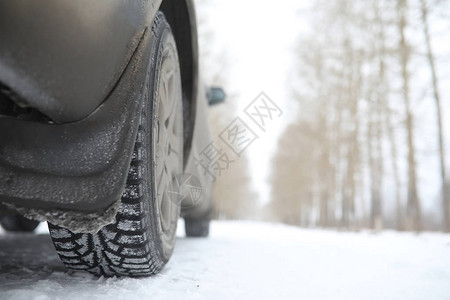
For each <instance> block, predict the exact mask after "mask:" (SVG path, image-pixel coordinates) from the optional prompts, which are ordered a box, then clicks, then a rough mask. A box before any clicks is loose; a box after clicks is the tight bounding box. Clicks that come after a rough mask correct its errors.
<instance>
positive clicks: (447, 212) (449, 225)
mask: <svg viewBox="0 0 450 300" xmlns="http://www.w3.org/2000/svg"><path fill="white" fill-rule="evenodd" d="M421 15H422V29H423V34H424V37H425V44H426V47H427V59H428V64H429V68H430V72H431V82H432V87H433V96H434V101H435V105H436V120H437V126H438V140H439V162H440V169H441V180H442V210H443V220H444V230H445V231H447V232H450V195H449V191H448V189H447V188H446V183H447V178H446V165H445V150H444V149H445V142H444V132H443V131H444V129H443V125H442V124H443V120H442V105H441V94H440V92H439V79H438V75H437V70H436V62H435V61H436V59H435V55H434V52H433V48H432V46H431V36H430V29H429V24H428V15H429V9H428V4H427V1H426V0H421Z"/></svg>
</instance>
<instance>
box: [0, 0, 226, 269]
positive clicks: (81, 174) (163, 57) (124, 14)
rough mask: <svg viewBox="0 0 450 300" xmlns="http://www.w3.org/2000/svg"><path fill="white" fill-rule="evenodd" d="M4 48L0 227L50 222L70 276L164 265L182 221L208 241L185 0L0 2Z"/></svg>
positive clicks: (0, 49) (208, 184)
mask: <svg viewBox="0 0 450 300" xmlns="http://www.w3.org/2000/svg"><path fill="white" fill-rule="evenodd" d="M0 40H1V41H2V42H1V43H0V211H1V214H2V217H1V223H2V225H3V227H4V228H5V229H6V230H10V231H32V230H34V228H36V226H37V225H38V224H39V222H40V221H48V224H49V225H48V226H49V232H50V236H51V238H52V240H53V244H54V246H55V249H56V251H57V253H58V254H59V257H60V258H61V260H62V262H63V263H64V264H65V265H66V266H67V267H68V268H71V269H75V270H84V271H88V272H90V273H93V274H96V275H104V276H130V277H140V276H149V275H153V274H155V273H157V272H158V271H160V270H161V269H162V267H163V266H164V265H165V264H166V263H167V262H168V260H169V258H170V257H171V255H172V253H173V249H174V246H175V240H176V230H177V223H178V219H179V217H180V216H181V217H182V218H184V221H185V229H186V235H187V236H190V237H206V236H207V235H208V232H209V223H210V217H211V212H212V201H211V190H212V187H213V181H214V176H211V171H210V170H206V169H205V167H204V165H203V164H201V163H199V162H200V160H199V158H198V157H199V155H200V153H201V151H202V150H203V149H204V148H205V147H206V146H207V145H208V144H209V143H210V141H211V133H210V129H209V125H208V121H207V102H208V101H207V95H206V94H207V93H205V92H204V88H203V84H202V82H201V80H200V74H199V64H198V60H199V57H198V46H197V29H196V19H195V10H194V5H193V2H192V0H134V1H121V0H96V1H88V0H82V1H71V0H41V1H31V0H5V1H1V2H0ZM208 94H210V93H208ZM215 94H216V96H215V97H213V98H214V99H212V100H211V99H210V101H212V102H214V103H217V102H220V101H222V100H223V99H220V98H221V97H220V95H223V97H224V95H225V94H224V93H219V96H217V92H216V93H215ZM223 97H222V98H223ZM23 238H24V239H25V238H26V236H24V237H23Z"/></svg>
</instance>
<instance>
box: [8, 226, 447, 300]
mask: <svg viewBox="0 0 450 300" xmlns="http://www.w3.org/2000/svg"><path fill="white" fill-rule="evenodd" d="M40 228H41V230H40V232H45V229H43V228H44V227H40ZM0 299H42V300H43V299H128V300H132V299H165V300H169V299H358V300H360V299H427V300H428V299H450V235H441V234H424V235H420V236H416V235H413V234H396V233H392V232H387V233H383V234H381V235H372V234H370V233H362V234H356V233H338V232H332V231H319V230H311V231H308V230H301V229H296V228H291V227H286V226H282V225H269V224H259V223H244V222H232V223H221V222H216V223H214V224H213V227H212V236H211V238H209V239H206V240H195V239H186V238H184V237H182V235H180V237H179V238H178V241H177V247H176V250H175V254H174V256H173V258H172V260H171V262H170V263H169V264H168V265H167V267H166V268H165V269H164V271H163V272H162V273H161V274H160V275H157V276H155V277H153V278H147V279H116V278H112V279H105V278H100V279H99V278H95V277H93V276H90V275H85V274H71V273H69V272H67V271H66V269H65V268H64V266H63V265H62V264H61V263H60V262H59V260H58V258H57V256H56V254H55V253H54V251H53V246H52V244H51V241H50V238H49V236H48V235H45V234H41V235H35V236H33V235H21V236H17V235H16V236H14V235H5V234H4V233H1V232H0Z"/></svg>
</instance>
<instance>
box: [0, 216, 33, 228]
mask: <svg viewBox="0 0 450 300" xmlns="http://www.w3.org/2000/svg"><path fill="white" fill-rule="evenodd" d="M39 223H40V222H38V221H34V220H30V219H27V218H25V217H22V216H21V215H19V214H8V215H5V216H2V217H1V218H0V224H1V225H2V227H3V229H5V230H6V231H11V232H33V231H34V230H35V229H36V227H38V225H39Z"/></svg>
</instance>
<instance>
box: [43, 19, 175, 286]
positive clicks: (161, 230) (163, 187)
mask: <svg viewBox="0 0 450 300" xmlns="http://www.w3.org/2000/svg"><path fill="white" fill-rule="evenodd" d="M152 34H153V39H151V42H150V43H151V45H150V46H151V47H150V48H151V49H152V50H151V54H150V55H151V58H152V59H150V67H149V76H148V78H147V82H146V84H147V85H148V86H149V92H148V95H147V96H148V97H145V99H144V103H143V106H142V111H141V117H140V124H139V128H138V133H137V138H136V142H135V147H134V151H133V156H132V161H131V166H130V170H129V172H128V178H127V182H126V187H125V190H124V192H123V195H122V199H121V200H122V202H121V206H120V208H119V212H118V213H117V216H116V221H115V223H113V224H111V225H108V226H106V227H104V228H102V229H101V230H100V231H99V232H98V233H96V234H88V233H73V232H71V231H69V230H67V229H64V228H61V227H58V226H54V225H52V224H49V229H50V235H51V237H52V240H53V244H54V246H55V248H56V250H57V252H58V254H59V256H60V258H61V260H62V261H63V263H64V264H65V265H66V266H67V267H68V268H70V269H75V270H85V271H88V272H90V273H93V274H96V275H104V276H129V277H141V276H149V275H153V274H156V273H157V272H158V271H159V270H161V268H162V267H163V266H164V265H165V264H166V263H167V261H168V260H169V258H170V257H171V255H172V252H173V249H174V246H175V240H176V228H177V222H178V218H179V215H180V206H179V205H178V204H177V203H176V201H171V200H170V197H168V196H167V193H168V189H169V186H170V181H171V180H172V178H174V177H175V176H176V175H178V174H181V173H182V170H183V110H182V90H181V77H180V65H179V60H178V55H177V49H176V44H175V40H174V37H173V34H172V32H171V29H170V26H169V24H168V22H167V21H166V19H165V17H164V15H163V14H162V13H161V12H158V13H157V16H156V18H155V21H154V24H153V27H152Z"/></svg>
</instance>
